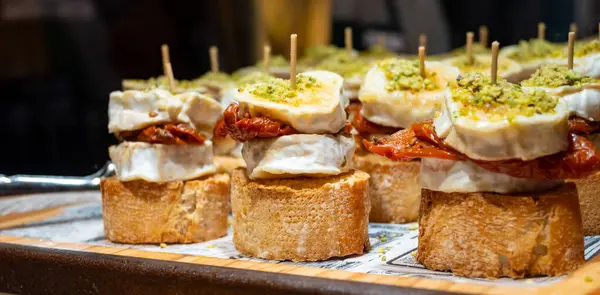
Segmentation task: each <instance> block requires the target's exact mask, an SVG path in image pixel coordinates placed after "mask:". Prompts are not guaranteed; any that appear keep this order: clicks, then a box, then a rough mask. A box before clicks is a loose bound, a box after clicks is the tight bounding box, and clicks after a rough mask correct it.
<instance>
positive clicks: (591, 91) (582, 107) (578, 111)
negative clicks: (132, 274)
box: [523, 83, 600, 121]
mask: <svg viewBox="0 0 600 295" xmlns="http://www.w3.org/2000/svg"><path fill="white" fill-rule="evenodd" d="M523 89H525V90H527V91H533V89H539V90H543V91H546V92H548V93H550V94H552V95H555V96H559V97H560V98H562V99H563V100H565V101H566V102H567V104H568V106H569V111H570V112H571V115H576V116H578V117H581V118H584V119H587V120H590V121H599V120H600V83H594V84H586V85H583V86H580V87H575V86H561V87H556V88H548V87H523Z"/></svg>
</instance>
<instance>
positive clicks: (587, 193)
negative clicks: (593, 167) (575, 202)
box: [570, 172, 600, 236]
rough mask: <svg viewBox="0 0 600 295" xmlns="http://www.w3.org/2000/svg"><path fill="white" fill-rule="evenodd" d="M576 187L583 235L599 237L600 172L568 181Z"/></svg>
mask: <svg viewBox="0 0 600 295" xmlns="http://www.w3.org/2000/svg"><path fill="white" fill-rule="evenodd" d="M570 181H572V182H574V183H575V185H577V191H578V192H579V205H580V207H581V218H582V221H583V234H584V235H586V236H595V235H600V210H598V208H600V172H596V173H594V174H591V175H589V176H588V177H585V178H580V179H574V180H570Z"/></svg>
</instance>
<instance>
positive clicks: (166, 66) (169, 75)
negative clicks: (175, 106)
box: [163, 62, 175, 91]
mask: <svg viewBox="0 0 600 295" xmlns="http://www.w3.org/2000/svg"><path fill="white" fill-rule="evenodd" d="M163 68H164V70H165V76H167V78H168V79H169V88H170V89H171V91H175V76H174V75H173V68H172V67H171V63H170V62H168V63H166V64H164V66H163Z"/></svg>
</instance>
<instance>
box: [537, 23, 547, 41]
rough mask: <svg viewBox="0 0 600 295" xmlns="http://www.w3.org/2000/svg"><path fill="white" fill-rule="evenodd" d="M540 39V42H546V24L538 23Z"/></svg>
mask: <svg viewBox="0 0 600 295" xmlns="http://www.w3.org/2000/svg"><path fill="white" fill-rule="evenodd" d="M538 39H539V40H546V24H545V23H542V22H540V23H538Z"/></svg>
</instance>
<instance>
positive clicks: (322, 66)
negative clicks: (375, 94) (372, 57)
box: [316, 52, 370, 78]
mask: <svg viewBox="0 0 600 295" xmlns="http://www.w3.org/2000/svg"><path fill="white" fill-rule="evenodd" d="M316 68H317V69H319V70H325V71H330V72H334V73H337V74H339V75H340V76H342V77H344V78H352V77H355V76H364V75H365V74H366V73H367V71H369V68H370V63H369V62H368V61H366V60H364V59H360V58H356V57H353V56H350V55H349V54H348V53H346V52H341V53H339V54H335V55H333V56H330V57H328V58H327V59H325V60H323V61H322V62H320V63H319V64H318V65H317V66H316Z"/></svg>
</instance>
